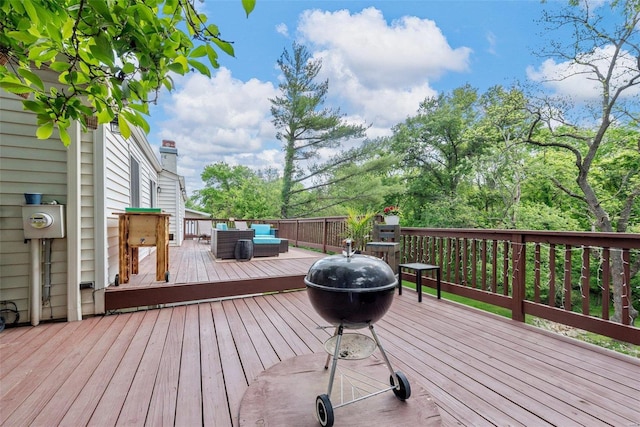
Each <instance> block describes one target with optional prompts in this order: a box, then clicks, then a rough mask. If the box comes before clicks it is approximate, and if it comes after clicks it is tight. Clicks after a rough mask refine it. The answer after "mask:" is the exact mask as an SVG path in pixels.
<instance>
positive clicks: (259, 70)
mask: <svg viewBox="0 0 640 427" xmlns="http://www.w3.org/2000/svg"><path fill="white" fill-rule="evenodd" d="M560 4H561V3H560V2H559V1H551V2H548V3H547V4H545V5H543V4H541V3H540V2H539V1H537V0H535V1H534V0H530V1H527V0H513V1H507V0H502V1H489V0H487V1H481V0H466V1H429V0H422V1H408V0H407V1H403V0H386V1H344V0H324V1H313V0H308V1H305V0H298V1H294V0H291V1H284V0H258V1H257V5H256V8H255V10H254V11H253V13H252V14H251V15H250V16H249V18H246V16H245V14H244V11H243V9H242V7H241V3H240V0H205V1H204V2H203V3H202V4H201V7H202V8H203V11H204V12H205V13H206V14H207V16H208V17H209V18H210V20H211V21H212V22H214V23H215V24H217V25H218V26H219V28H220V30H221V32H222V36H223V38H225V39H227V40H230V41H233V42H234V49H235V54H236V56H235V58H232V57H228V56H226V55H224V54H221V55H220V68H219V69H218V70H215V71H214V72H213V76H212V78H211V79H207V78H206V77H203V76H200V75H196V74H191V75H188V76H184V77H177V78H176V84H177V88H176V90H175V91H174V92H172V93H163V94H161V97H160V99H159V102H158V104H157V105H156V106H154V107H153V108H152V110H151V117H150V118H149V123H150V125H151V132H150V134H149V135H148V138H149V142H150V143H151V144H152V145H153V146H156V147H157V146H159V145H160V143H161V141H162V140H163V139H170V140H174V141H175V142H176V147H177V148H178V153H179V158H178V172H179V173H180V174H181V175H184V176H185V179H186V182H187V192H188V193H189V194H191V193H192V192H193V191H194V190H197V189H200V188H202V187H203V183H202V182H201V180H200V174H201V173H202V170H203V168H204V167H205V166H206V165H208V164H212V163H215V162H219V161H224V162H226V163H229V164H231V165H246V166H249V167H252V168H258V169H259V168H264V167H267V166H270V167H276V168H279V169H281V165H282V150H281V144H280V143H279V141H278V140H277V139H276V138H275V134H276V130H275V129H274V128H273V126H272V124H271V116H270V112H269V108H270V103H269V101H268V100H269V98H272V97H274V96H276V95H277V93H278V88H277V85H278V77H279V70H278V69H277V67H276V61H277V59H278V58H279V57H280V55H281V54H282V52H283V49H285V48H286V49H289V50H290V49H291V46H292V43H293V42H294V41H298V42H301V43H303V44H305V46H307V48H308V49H309V51H310V52H311V53H312V54H313V55H314V56H315V57H318V58H322V60H323V70H322V75H321V77H322V79H325V78H327V79H329V94H328V98H327V103H326V104H325V106H328V107H339V108H340V110H341V111H342V112H343V113H344V114H345V115H346V118H347V119H348V120H349V121H353V122H357V123H365V124H367V125H371V128H370V129H369V136H370V137H377V136H383V135H389V134H390V129H391V127H392V126H393V125H395V124H397V123H399V122H401V121H403V120H404V119H405V118H406V117H407V116H410V115H413V114H415V112H416V110H417V108H418V105H419V103H420V101H422V100H424V99H425V98H426V97H429V96H435V95H437V94H438V93H440V92H445V91H449V90H451V89H453V88H456V87H459V86H462V85H464V84H467V83H468V84H470V85H472V86H473V87H476V88H478V89H479V90H480V91H481V92H482V91H484V90H486V89H488V88H489V87H491V86H493V85H497V84H500V85H504V86H509V85H511V84H512V83H514V82H516V81H519V82H525V81H527V80H528V79H530V78H536V79H539V78H540V76H541V75H543V74H544V73H545V72H546V71H545V70H546V69H547V68H549V67H551V68H553V67H555V66H557V65H558V64H556V63H546V65H547V68H545V67H543V61H544V60H543V59H542V58H539V57H537V56H535V55H534V54H533V53H532V52H535V51H539V50H540V48H541V46H543V44H544V43H545V42H548V40H549V38H548V36H547V35H541V33H542V30H543V28H542V26H541V24H539V23H538V22H537V21H538V20H539V19H540V18H541V11H542V9H543V8H545V7H546V8H557V7H558V6H559V5H560ZM555 36H556V37H560V36H561V35H555ZM536 75H537V77H536ZM556 89H557V90H559V89H558V88H556ZM568 90H571V89H568ZM324 154H325V155H330V153H324Z"/></svg>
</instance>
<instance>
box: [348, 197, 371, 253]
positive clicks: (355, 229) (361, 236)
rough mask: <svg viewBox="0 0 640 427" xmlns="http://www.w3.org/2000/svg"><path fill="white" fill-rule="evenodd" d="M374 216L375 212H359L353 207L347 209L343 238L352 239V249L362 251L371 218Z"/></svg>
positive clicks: (369, 229)
mask: <svg viewBox="0 0 640 427" xmlns="http://www.w3.org/2000/svg"><path fill="white" fill-rule="evenodd" d="M375 216H376V212H365V213H360V212H358V211H356V210H355V209H352V208H348V209H347V219H346V221H345V222H346V225H347V230H346V232H345V236H344V237H345V239H351V240H353V249H354V250H357V251H358V250H359V251H364V249H365V244H366V238H367V236H368V235H369V233H370V231H371V227H372V224H371V222H372V220H373V218H374V217H375Z"/></svg>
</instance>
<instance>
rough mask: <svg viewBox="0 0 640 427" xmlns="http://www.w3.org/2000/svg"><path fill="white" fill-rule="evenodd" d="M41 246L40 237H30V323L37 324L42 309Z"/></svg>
mask: <svg viewBox="0 0 640 427" xmlns="http://www.w3.org/2000/svg"><path fill="white" fill-rule="evenodd" d="M41 247H42V240H41V239H31V241H30V243H29V249H30V255H31V256H30V259H31V324H32V325H33V326H38V325H39V324H40V310H41V309H42V296H41V291H40V289H41V287H42V271H41V267H40V265H41V260H40V248H41Z"/></svg>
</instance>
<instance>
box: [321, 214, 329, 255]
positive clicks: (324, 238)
mask: <svg viewBox="0 0 640 427" xmlns="http://www.w3.org/2000/svg"><path fill="white" fill-rule="evenodd" d="M328 229H329V227H328V223H327V218H326V217H325V218H324V221H322V253H323V254H326V253H327V234H328V232H327V230H328Z"/></svg>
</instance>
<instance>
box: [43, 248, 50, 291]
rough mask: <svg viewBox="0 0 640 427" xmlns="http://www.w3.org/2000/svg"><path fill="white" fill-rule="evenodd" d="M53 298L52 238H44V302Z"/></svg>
mask: <svg viewBox="0 0 640 427" xmlns="http://www.w3.org/2000/svg"><path fill="white" fill-rule="evenodd" d="M50 300H51V239H44V288H43V294H42V302H43V303H46V302H49V301H50Z"/></svg>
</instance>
